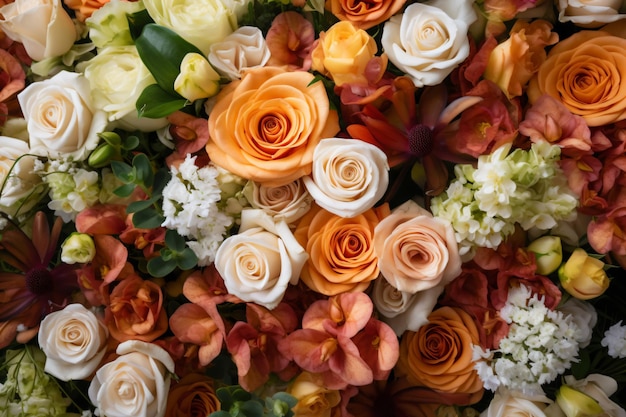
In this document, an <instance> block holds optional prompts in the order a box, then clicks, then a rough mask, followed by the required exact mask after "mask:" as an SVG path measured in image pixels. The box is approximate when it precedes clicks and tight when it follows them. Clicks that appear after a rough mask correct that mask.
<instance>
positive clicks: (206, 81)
mask: <svg viewBox="0 0 626 417" xmlns="http://www.w3.org/2000/svg"><path fill="white" fill-rule="evenodd" d="M219 81H220V75H219V74H218V73H217V72H216V71H215V70H214V69H213V67H212V66H211V64H209V61H207V59H206V58H205V57H203V56H202V55H200V54H198V53H188V54H187V55H185V57H184V58H183V61H182V62H181V63H180V74H178V77H176V80H175V81H174V90H176V92H177V93H178V94H180V95H181V96H183V97H185V98H186V99H187V100H189V101H195V100H198V99H201V98H208V97H211V96H214V95H215V94H217V92H218V91H219V87H220V84H219Z"/></svg>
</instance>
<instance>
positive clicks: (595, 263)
mask: <svg viewBox="0 0 626 417" xmlns="http://www.w3.org/2000/svg"><path fill="white" fill-rule="evenodd" d="M559 279H560V281H561V285H562V286H563V288H564V289H565V291H567V292H568V293H569V294H570V295H572V296H573V297H575V298H578V299H579V300H589V299H592V298H595V297H598V296H599V295H601V294H602V293H604V291H606V289H607V288H608V287H609V278H608V276H607V275H606V272H605V271H604V262H602V261H601V260H599V259H596V258H593V257H591V256H589V255H588V254H587V252H585V250H584V249H581V248H577V249H575V250H574V252H572V255H571V256H570V257H569V259H568V260H567V262H565V263H564V264H563V265H561V267H560V268H559Z"/></svg>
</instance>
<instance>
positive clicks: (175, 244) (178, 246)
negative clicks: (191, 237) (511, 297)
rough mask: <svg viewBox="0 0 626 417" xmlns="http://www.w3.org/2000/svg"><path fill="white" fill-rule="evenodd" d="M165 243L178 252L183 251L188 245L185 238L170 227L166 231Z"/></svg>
mask: <svg viewBox="0 0 626 417" xmlns="http://www.w3.org/2000/svg"><path fill="white" fill-rule="evenodd" d="M165 245H166V246H167V247H168V248H170V249H172V250H174V251H176V252H182V251H184V250H185V248H186V247H187V244H186V243H185V238H184V237H182V236H181V235H179V234H178V232H176V231H175V230H171V229H168V230H167V232H165Z"/></svg>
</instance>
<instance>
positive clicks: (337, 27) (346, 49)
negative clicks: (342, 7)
mask: <svg viewBox="0 0 626 417" xmlns="http://www.w3.org/2000/svg"><path fill="white" fill-rule="evenodd" d="M377 51H378V47H377V46H376V41H375V40H374V38H373V37H371V36H370V35H369V34H368V33H367V32H366V31H364V30H363V29H358V28H355V27H354V26H353V25H352V23H350V22H347V21H343V22H337V23H335V24H334V25H332V26H331V27H330V28H329V29H328V30H327V31H325V32H321V33H320V35H319V41H318V43H317V46H316V47H315V48H313V51H312V52H311V58H312V59H313V63H312V67H311V69H313V70H314V71H319V72H320V73H322V74H326V75H328V76H329V77H330V78H332V80H333V81H334V82H335V85H338V86H340V85H342V84H345V83H358V84H367V78H366V76H365V69H366V68H367V64H368V63H369V62H370V61H371V60H372V59H373V58H374V56H375V55H376V52H377Z"/></svg>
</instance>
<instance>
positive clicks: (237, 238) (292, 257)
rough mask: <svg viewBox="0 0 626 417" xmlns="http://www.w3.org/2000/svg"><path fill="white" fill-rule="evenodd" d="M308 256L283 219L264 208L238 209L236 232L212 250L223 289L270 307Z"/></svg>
mask: <svg viewBox="0 0 626 417" xmlns="http://www.w3.org/2000/svg"><path fill="white" fill-rule="evenodd" d="M307 258H308V255H307V253H306V252H305V250H304V248H302V246H301V245H300V244H299V243H298V241H296V239H295V238H294V236H293V233H292V232H291V230H290V229H289V226H288V225H287V223H285V222H284V221H278V222H275V221H274V220H273V219H272V218H271V217H270V216H269V215H267V214H266V213H265V212H263V210H259V209H247V210H244V211H243V212H242V213H241V227H240V229H239V233H237V234H236V235H232V236H230V237H228V238H227V239H226V240H224V242H223V243H222V244H221V245H220V247H219V249H218V250H217V253H216V254H215V267H216V268H217V271H218V272H219V273H220V275H221V276H222V278H223V279H224V284H225V285H226V289H227V290H228V292H229V293H230V294H233V295H235V296H237V297H239V298H240V299H242V300H243V301H247V302H254V303H257V304H259V305H262V306H264V307H266V308H267V309H270V310H271V309H273V308H274V307H276V306H277V305H278V303H280V301H281V300H282V298H283V295H284V294H285V290H286V289H287V285H289V283H291V284H294V285H295V284H297V283H298V278H299V276H300V271H301V270H302V267H303V266H304V263H305V262H306V260H307Z"/></svg>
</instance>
